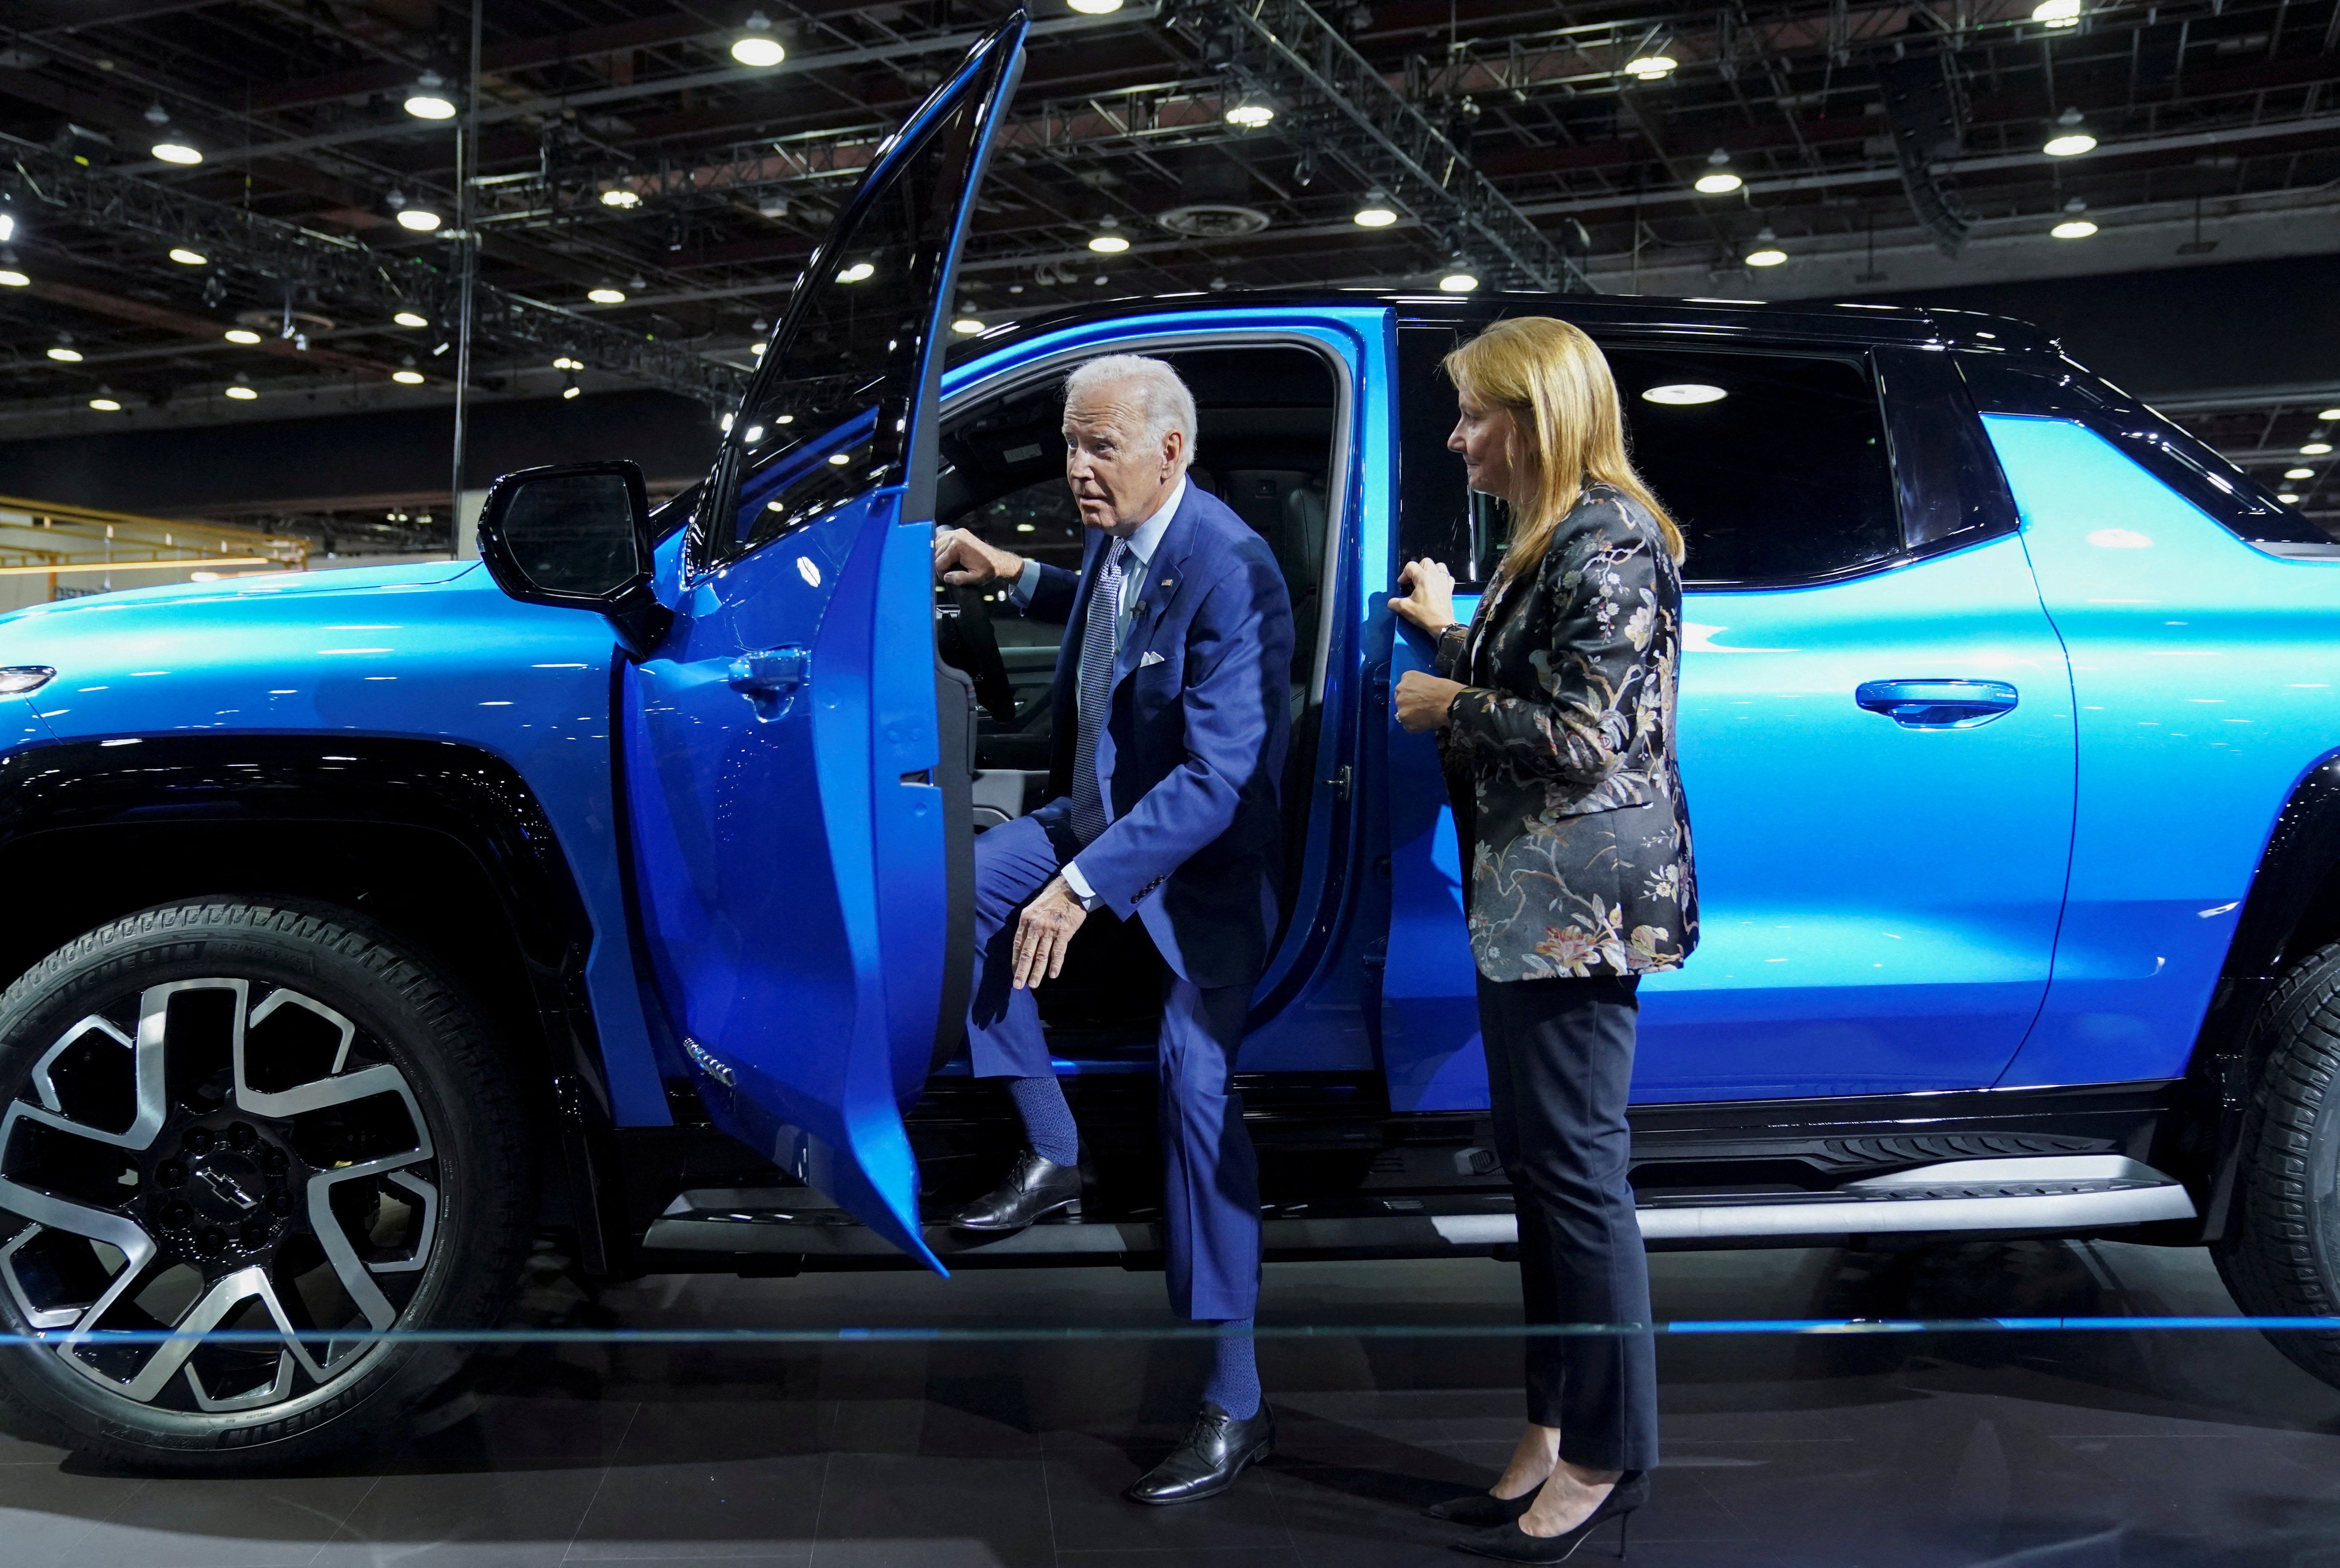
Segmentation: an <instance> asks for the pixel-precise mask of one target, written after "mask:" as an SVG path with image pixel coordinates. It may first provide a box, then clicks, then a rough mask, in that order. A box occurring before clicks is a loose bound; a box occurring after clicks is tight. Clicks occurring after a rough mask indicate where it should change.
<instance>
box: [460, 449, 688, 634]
mask: <svg viewBox="0 0 2340 1568" xmlns="http://www.w3.org/2000/svg"><path fill="white" fill-rule="evenodd" d="M480 558H481V560H482V561H486V562H487V563H488V571H489V572H490V573H491V575H493V577H494V578H495V580H496V586H497V587H499V588H501V589H502V590H504V591H505V592H506V593H509V594H511V596H512V597H513V598H514V599H517V600H521V602H523V603H526V604H549V605H552V606H555V607H557V608H559V609H562V610H594V611H597V612H599V613H600V614H601V615H604V616H607V617H608V618H609V621H610V627H611V629H612V630H615V631H616V632H617V634H618V640H619V641H620V642H621V643H623V644H624V645H625V648H626V651H627V652H629V653H630V654H631V655H633V656H634V657H635V658H637V659H640V658H642V657H644V656H645V655H647V654H648V653H649V650H650V649H651V648H652V647H653V646H655V645H656V644H657V642H658V640H659V638H660V637H662V636H664V635H665V633H666V629H667V627H668V625H669V623H670V622H671V621H672V620H673V619H674V618H673V616H672V614H671V613H670V612H669V610H667V608H666V606H664V605H662V604H660V603H659V601H658V598H657V596H656V595H655V594H653V593H652V592H651V591H650V571H651V544H650V509H649V499H648V497H647V496H645V494H644V493H643V491H642V471H641V470H640V469H639V468H637V467H636V466H634V465H633V464H632V463H630V462H570V463H561V464H559V465H557V466H554V467H550V468H524V469H521V470H520V471H518V472H516V473H508V474H505V475H504V476H503V477H502V478H501V479H499V480H497V481H496V482H495V484H494V485H493V486H492V487H491V488H490V489H489V491H488V500H487V504H486V506H485V507H483V508H482V509H481V512H480Z"/></svg>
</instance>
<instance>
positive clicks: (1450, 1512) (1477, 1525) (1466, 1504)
mask: <svg viewBox="0 0 2340 1568" xmlns="http://www.w3.org/2000/svg"><path fill="white" fill-rule="evenodd" d="M1542 1492H1543V1483H1542V1482H1541V1481H1539V1482H1537V1483H1536V1484H1534V1485H1533V1486H1531V1487H1529V1488H1528V1489H1527V1490H1526V1491H1525V1492H1522V1493H1521V1494H1519V1495H1518V1496H1517V1497H1497V1496H1494V1495H1492V1494H1490V1493H1485V1492H1473V1493H1472V1494H1469V1495H1468V1496H1465V1497H1450V1498H1448V1499H1447V1500H1446V1501H1445V1502H1443V1503H1432V1504H1431V1505H1430V1506H1429V1507H1427V1508H1425V1509H1423V1513H1426V1514H1428V1515H1429V1516H1430V1517H1431V1518H1433V1519H1443V1520H1444V1521H1446V1523H1449V1524H1468V1525H1471V1526H1472V1528H1474V1529H1483V1528H1485V1527H1486V1526H1487V1525H1490V1524H1508V1523H1511V1522H1512V1520H1514V1519H1517V1518H1518V1517H1520V1516H1521V1515H1522V1514H1523V1513H1526V1512H1527V1511H1528V1510H1529V1509H1531V1508H1532V1507H1534V1506H1535V1500H1536V1498H1537V1497H1538V1496H1539V1495H1541V1494H1542Z"/></svg>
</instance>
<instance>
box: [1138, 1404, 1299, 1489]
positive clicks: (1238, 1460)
mask: <svg viewBox="0 0 2340 1568" xmlns="http://www.w3.org/2000/svg"><path fill="white" fill-rule="evenodd" d="M1274 1452H1275V1413H1274V1411H1272V1410H1270V1409H1268V1407H1267V1401H1266V1400H1264V1399H1263V1400H1261V1401H1260V1402H1259V1411H1258V1413H1257V1414H1254V1415H1253V1416H1252V1417H1251V1418H1250V1419H1248V1420H1245V1421H1237V1420H1236V1419H1235V1418H1234V1416H1232V1415H1229V1414H1227V1413H1226V1412H1225V1411H1224V1410H1222V1409H1220V1408H1219V1407H1218V1406H1217V1405H1215V1404H1212V1403H1211V1402H1210V1401H1209V1400H1207V1399H1206V1400H1205V1401H1204V1402H1203V1408H1202V1411H1201V1413H1200V1414H1197V1415H1196V1416H1195V1424H1194V1427H1193V1428H1192V1430H1190V1431H1189V1432H1188V1433H1187V1434H1186V1441H1185V1442H1184V1443H1181V1444H1178V1446H1177V1447H1176V1448H1175V1449H1174V1450H1172V1451H1171V1454H1170V1457H1169V1458H1167V1459H1165V1460H1164V1461H1163V1462H1162V1463H1161V1464H1157V1465H1155V1467H1154V1468H1153V1469H1151V1470H1149V1471H1147V1472H1146V1473H1145V1474H1144V1475H1143V1476H1141V1477H1139V1479H1138V1482H1137V1484H1136V1485H1135V1486H1133V1487H1131V1488H1130V1489H1129V1490H1128V1491H1126V1492H1125V1493H1123V1494H1122V1495H1123V1496H1124V1497H1126V1498H1128V1499H1129V1500H1130V1501H1131V1502H1132V1503H1194V1502H1197V1501H1199V1500H1201V1499H1203V1498H1205V1497H1216V1496H1217V1495H1218V1494H1220V1493H1222V1492H1225V1490H1226V1489H1227V1488H1228V1487H1230V1486H1233V1485H1234V1484H1235V1477H1236V1476H1238V1475H1241V1474H1243V1468H1244V1465H1246V1464H1251V1463H1252V1462H1253V1461H1254V1460H1259V1459H1264V1458H1266V1457H1267V1456H1268V1455H1269V1454H1273V1453H1274Z"/></svg>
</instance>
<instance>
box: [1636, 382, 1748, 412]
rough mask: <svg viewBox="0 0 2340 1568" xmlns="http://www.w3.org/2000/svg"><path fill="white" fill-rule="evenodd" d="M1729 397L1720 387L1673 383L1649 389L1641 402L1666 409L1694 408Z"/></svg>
mask: <svg viewBox="0 0 2340 1568" xmlns="http://www.w3.org/2000/svg"><path fill="white" fill-rule="evenodd" d="M1729 396H1730V393H1729V392H1724V391H1723V390H1722V389H1721V388H1720V387H1716V386H1708V385H1707V384H1706V383H1705V382H1672V383H1671V384H1669V385H1666V386H1661V387H1651V388H1650V389H1649V390H1648V391H1647V392H1643V393H1642V394H1641V401H1642V402H1653V403H1658V404H1661V405H1662V406H1664V407H1667V408H1694V407H1696V406H1697V405H1698V404H1700V403H1706V402H1721V401H1722V400H1723V399H1724V398H1727V397H1729Z"/></svg>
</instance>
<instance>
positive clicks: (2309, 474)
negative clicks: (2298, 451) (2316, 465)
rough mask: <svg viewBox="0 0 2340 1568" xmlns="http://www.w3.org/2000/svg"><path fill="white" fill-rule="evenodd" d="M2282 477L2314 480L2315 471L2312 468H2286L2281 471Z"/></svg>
mask: <svg viewBox="0 0 2340 1568" xmlns="http://www.w3.org/2000/svg"><path fill="white" fill-rule="evenodd" d="M2283 477H2284V478H2285V479H2314V478H2315V470H2314V469H2312V468H2287V469H2285V470H2284V471H2283Z"/></svg>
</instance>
